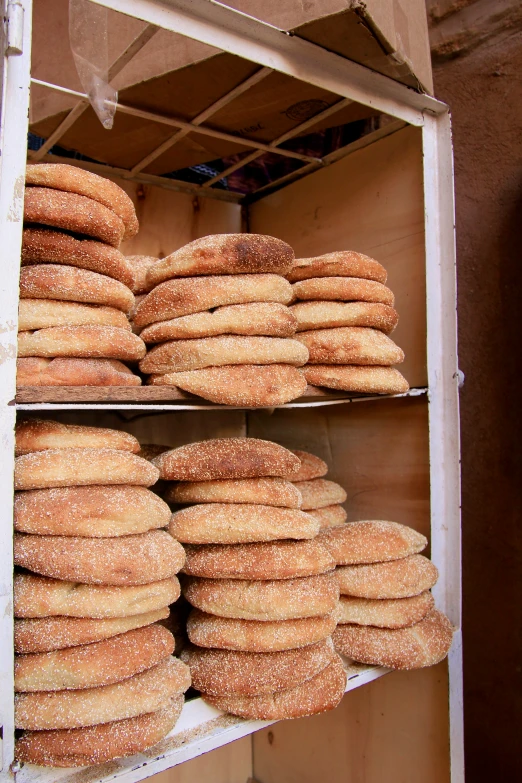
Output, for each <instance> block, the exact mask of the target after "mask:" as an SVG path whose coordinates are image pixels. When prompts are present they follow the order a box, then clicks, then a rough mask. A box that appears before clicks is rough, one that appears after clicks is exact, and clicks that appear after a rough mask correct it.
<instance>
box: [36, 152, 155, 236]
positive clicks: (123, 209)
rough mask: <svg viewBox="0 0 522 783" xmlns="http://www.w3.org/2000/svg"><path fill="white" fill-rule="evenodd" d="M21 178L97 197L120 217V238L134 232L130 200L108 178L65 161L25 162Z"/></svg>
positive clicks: (136, 222)
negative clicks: (23, 176)
mask: <svg viewBox="0 0 522 783" xmlns="http://www.w3.org/2000/svg"><path fill="white" fill-rule="evenodd" d="M25 181H26V184H27V185H40V186H44V187H46V188H56V189H57V190H64V191H67V192H68V193H77V194H78V195H80V196H86V197H88V198H91V199H94V200H95V201H99V202H100V204H103V205H104V206H106V207H107V208H108V209H111V210H112V211H113V212H115V213H116V214H117V215H118V216H119V217H120V218H121V220H122V221H123V224H124V226H125V234H124V239H131V238H132V237H133V236H135V235H136V234H137V233H138V229H139V225H138V219H137V217H136V211H135V209H134V204H133V203H132V200H131V199H130V198H129V196H128V195H127V194H126V193H125V191H124V190H123V188H120V187H119V186H118V185H116V183H115V182H112V181H111V180H110V179H106V178H105V177H100V176H99V175H98V174H93V173H92V172H90V171H85V170H84V169H80V168H78V166H70V165H69V164H67V163H29V164H28V165H27V168H26V172H25Z"/></svg>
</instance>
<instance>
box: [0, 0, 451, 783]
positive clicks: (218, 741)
mask: <svg viewBox="0 0 522 783" xmlns="http://www.w3.org/2000/svg"><path fill="white" fill-rule="evenodd" d="M10 2H14V0H10ZM93 2H96V3H98V4H99V5H103V6H106V7H108V8H111V9H113V10H116V11H120V12H121V13H124V14H127V15H131V16H134V17H137V18H139V19H142V20H143V21H144V22H146V23H147V24H149V25H155V26H157V27H162V28H164V29H167V30H171V31H174V32H177V33H180V34H182V35H185V36H187V37H189V38H193V39H195V40H197V41H201V42H203V43H207V44H209V45H211V46H214V47H217V48H219V49H222V50H224V51H227V52H231V53H233V54H235V55H238V56H240V57H243V58H245V59H247V60H250V61H253V62H256V63H258V64H259V65H260V66H262V67H264V68H271V69H273V70H276V71H280V72H282V73H285V74H288V75H290V76H295V77H296V78H299V79H301V80H303V81H307V82H309V83H311V84H314V85H316V86H319V87H322V88H324V89H327V90H330V91H331V92H334V93H336V94H338V95H339V96H340V97H341V98H345V99H349V100H353V101H356V102H359V103H362V104H364V105H367V106H371V107H373V108H375V109H377V110H378V111H381V112H384V113H386V114H389V115H391V116H392V117H394V118H395V119H396V120H400V121H402V122H405V123H409V124H411V125H414V126H417V127H421V128H422V133H423V152H424V190H425V227H426V274H427V321H428V341H427V350H428V395H429V421H430V471H431V532H432V557H433V560H434V562H435V563H436V565H437V566H438V568H439V570H440V575H441V576H440V580H439V582H438V584H437V587H436V588H435V590H434V592H435V593H436V598H437V603H438V605H439V606H440V608H441V609H442V610H443V611H445V612H446V613H447V614H448V615H449V617H450V619H451V620H452V622H453V623H454V624H455V626H456V627H457V628H458V629H460V612H461V606H460V494H459V484H460V467H459V414H458V367H457V351H456V312H455V310H456V276H455V242H454V197H453V184H452V179H453V171H452V149H451V136H450V121H449V114H448V108H447V106H445V105H444V104H442V103H440V102H438V101H436V100H435V99H433V98H431V97H429V96H427V95H422V94H419V93H416V92H415V91H414V90H412V89H411V88H408V87H405V86H404V85H401V84H399V83H397V82H395V81H393V80H391V79H389V78H388V77H385V76H382V75H380V74H377V73H374V72H372V71H370V70H369V69H367V68H364V67H363V66H360V65H357V64H355V63H353V62H350V61H349V60H346V59H344V58H342V57H340V56H338V55H335V54H332V53H331V52H327V51H325V50H324V49H322V48H320V47H319V46H317V45H315V44H312V43H310V42H308V41H304V40H302V39H300V38H298V37H296V36H291V35H288V34H287V33H284V32H283V31H281V30H279V29H277V28H275V27H273V26H271V25H268V24H265V23H263V22H260V21H258V20H256V19H253V18H251V17H249V16H246V15H245V14H241V13H240V12H237V11H234V10H232V9H229V8H226V7H224V6H221V5H219V4H218V3H215V2H213V1H212V0H93ZM16 3H17V4H18V5H21V6H22V8H23V10H24V16H25V21H24V33H23V52H22V54H19V55H10V56H9V57H7V56H3V57H2V65H1V69H2V71H1V74H0V76H1V80H2V106H3V111H2V123H1V129H0V144H1V150H2V155H1V157H0V173H1V176H0V229H1V236H2V250H3V254H2V255H3V262H2V263H3V265H2V279H1V281H0V313H1V314H2V323H0V395H1V397H0V448H1V454H2V469H1V470H0V503H1V507H2V518H1V525H2V528H1V529H2V539H1V541H2V545H1V546H0V573H1V581H0V601H1V605H0V609H1V611H0V618H1V619H0V644H1V648H0V692H1V694H2V699H1V701H0V718H1V722H2V726H3V742H2V772H1V773H0V774H1V777H0V780H1V781H2V783H8V781H9V782H10V783H12V781H13V779H14V777H13V772H12V771H11V770H12V767H11V764H12V758H13V747H14V742H13V705H12V701H11V699H10V698H6V694H10V693H11V692H12V685H13V661H12V600H11V593H12V578H11V572H12V558H11V551H10V549H11V547H10V541H11V537H12V512H11V510H10V507H11V502H12V493H13V483H12V473H13V452H14V438H13V425H14V419H15V407H14V405H13V399H14V394H15V373H16V361H15V358H16V333H17V299H18V297H17V285H18V274H19V254H20V246H21V233H22V215H23V182H24V171H25V157H26V150H25V134H26V131H27V127H28V125H27V113H28V103H29V85H30V47H31V0H16ZM6 5H7V0H3V6H6ZM3 10H4V11H5V7H4V8H3ZM3 16H4V18H5V13H4V14H3ZM1 32H2V53H3V52H4V51H5V30H2V31H1ZM314 169H315V167H314ZM316 404H317V403H316ZM25 407H31V408H32V409H34V406H25ZM53 407H55V408H56V407H60V406H53ZM62 407H63V406H62ZM74 407H77V408H89V407H94V406H88V405H85V406H84V405H81V406H80V405H77V406H74ZM120 407H122V408H123V407H125V408H128V407H131V406H128V405H125V406H120ZM136 407H138V406H136ZM179 407H180V406H176V408H177V409H179ZM140 408H141V406H140ZM158 408H161V409H162V410H165V409H167V406H158ZM384 673H386V671H385V670H382V669H371V668H366V669H364V670H363V671H362V672H361V673H360V674H357V675H356V676H354V678H353V679H351V680H350V681H349V685H348V689H351V688H353V687H357V686H358V685H362V684H364V683H365V682H369V681H371V680H372V679H375V678H376V677H378V676H381V675H382V674H384ZM449 673H450V694H449V709H450V730H451V780H452V783H463V781H464V764H463V724H462V659H461V634H460V630H457V633H456V637H455V643H454V645H453V649H452V651H451V653H450V658H449ZM216 714H217V715H219V713H216V711H212V708H210V707H208V705H205V704H204V703H203V702H202V701H201V700H199V699H198V700H195V701H194V702H191V703H189V704H187V705H186V707H185V710H184V713H183V717H182V719H181V722H180V723H179V724H178V726H177V727H176V729H175V731H174V733H175V734H179V733H180V732H183V731H185V730H187V729H188V728H193V727H194V726H200V727H201V736H200V739H198V740H197V741H192V742H188V743H187V744H186V745H184V746H183V747H181V748H178V749H177V750H174V751H169V752H168V753H167V754H165V755H163V756H160V757H159V758H158V759H156V760H150V759H147V760H146V757H139V758H137V757H136V758H133V759H127V760H123V761H122V762H121V765H119V768H118V770H117V771H116V772H114V770H113V771H112V772H111V773H109V774H105V775H104V774H102V773H101V775H100V777H99V778H95V777H90V778H89V779H90V780H91V781H92V782H93V783H95V781H96V780H98V781H109V780H118V781H119V783H134V781H138V780H142V779H144V778H146V777H149V776H150V775H152V774H155V773H156V772H159V771H161V770H163V769H166V768H168V767H170V766H173V765H175V764H177V763H181V762H182V761H185V760H188V759H190V758H194V757H195V756H197V755H199V754H201V753H204V752H206V751H208V750H211V749H213V748H215V747H219V746H220V745H223V744H226V743H227V742H231V741H232V740H234V739H237V738H239V737H241V736H245V735H247V734H250V733H252V732H253V731H256V730H257V729H259V728H261V727H263V726H265V725H268V724H267V723H266V722H257V721H256V722H254V721H241V720H237V721H233V723H232V725H228V726H227V727H226V728H224V729H220V730H215V728H213V724H212V721H213V720H215V718H216ZM205 726H206V728H205ZM145 760H146V766H144V764H145ZM16 779H17V781H18V782H19V783H32V782H33V783H34V782H35V781H40V782H41V783H54V782H55V781H59V780H60V781H67V780H68V779H69V780H71V781H72V779H73V775H72V773H71V772H70V771H69V772H67V771H64V772H59V771H57V770H51V771H46V770H44V769H42V768H36V767H29V766H26V767H24V768H23V769H22V770H21V771H19V772H17V774H16Z"/></svg>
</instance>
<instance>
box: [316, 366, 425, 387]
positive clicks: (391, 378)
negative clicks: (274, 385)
mask: <svg viewBox="0 0 522 783" xmlns="http://www.w3.org/2000/svg"><path fill="white" fill-rule="evenodd" d="M303 373H304V376H305V378H306V380H307V381H308V383H310V384H311V385H312V386H325V387H326V388H328V389H338V390H339V391H348V392H354V393H357V394H405V393H406V392H407V391H408V390H409V388H410V386H409V383H408V381H407V380H406V378H405V377H404V376H403V375H402V374H401V373H400V372H399V371H398V370H396V369H395V367H370V366H363V367H357V366H356V365H328V364H309V365H307V366H306V367H304V368H303Z"/></svg>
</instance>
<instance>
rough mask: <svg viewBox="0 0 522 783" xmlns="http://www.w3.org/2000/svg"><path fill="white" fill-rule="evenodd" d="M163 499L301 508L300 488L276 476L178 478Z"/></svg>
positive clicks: (179, 501)
mask: <svg viewBox="0 0 522 783" xmlns="http://www.w3.org/2000/svg"><path fill="white" fill-rule="evenodd" d="M164 498H165V500H166V501H167V503H255V504H257V505H263V506H282V507H283V508H300V507H301V494H300V492H299V490H298V489H297V488H296V487H295V486H294V485H293V484H292V482H290V481H287V480H286V479H283V478H279V477H276V476H271V477H268V478H244V479H213V480H211V481H180V482H179V483H177V484H172V485H171V486H169V488H168V490H167V491H166V493H165V495H164Z"/></svg>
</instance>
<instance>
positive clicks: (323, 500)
mask: <svg viewBox="0 0 522 783" xmlns="http://www.w3.org/2000/svg"><path fill="white" fill-rule="evenodd" d="M294 486H296V487H297V489H298V490H299V492H300V493H301V497H302V499H303V501H302V503H301V508H302V509H303V511H309V510H310V509H316V508H325V507H326V506H334V505H337V504H339V503H344V501H345V500H346V498H347V495H346V492H345V490H344V489H343V487H341V485H340V484H336V482H335V481H329V480H328V479H324V478H314V479H310V481H296V482H294Z"/></svg>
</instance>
